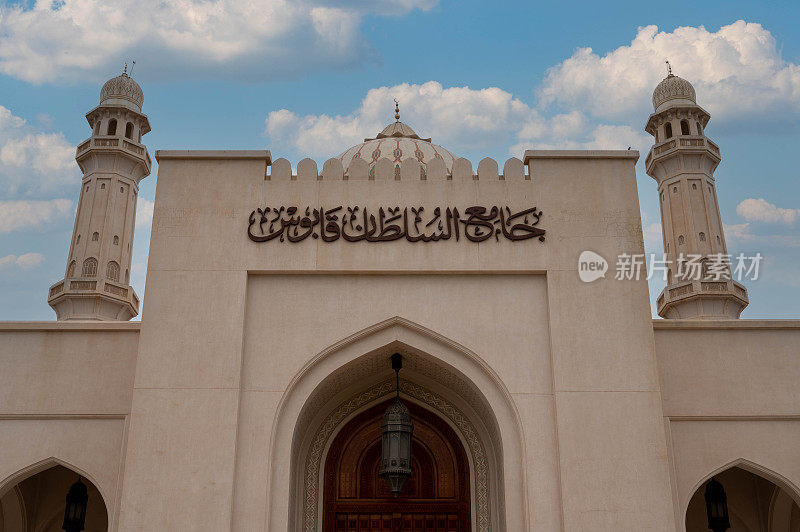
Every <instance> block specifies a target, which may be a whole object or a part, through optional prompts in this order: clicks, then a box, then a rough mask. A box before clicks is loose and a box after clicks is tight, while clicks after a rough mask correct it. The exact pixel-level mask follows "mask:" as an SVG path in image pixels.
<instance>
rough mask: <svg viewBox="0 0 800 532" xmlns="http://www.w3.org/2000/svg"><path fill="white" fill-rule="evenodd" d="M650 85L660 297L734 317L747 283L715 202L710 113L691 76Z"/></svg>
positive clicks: (705, 315)
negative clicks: (737, 274) (660, 239)
mask: <svg viewBox="0 0 800 532" xmlns="http://www.w3.org/2000/svg"><path fill="white" fill-rule="evenodd" d="M666 63H667V69H668V73H667V77H666V78H664V80H662V81H661V83H659V84H658V86H657V87H656V89H655V91H654V92H653V109H654V111H655V112H654V113H653V114H652V115H650V118H649V119H648V121H647V125H646V126H645V131H647V132H648V133H650V134H651V135H653V137H655V144H654V145H653V147H652V148H651V149H650V153H649V154H648V155H647V159H646V160H645V167H646V170H647V174H648V175H649V176H650V177H652V178H653V179H655V180H656V182H657V183H658V195H659V206H660V208H661V230H662V233H663V236H664V252H665V255H666V260H667V286H666V288H664V290H663V292H662V293H661V295H660V296H659V297H658V299H657V311H658V314H659V316H661V317H663V318H694V319H735V318H738V317H739V315H740V314H741V312H742V310H743V309H744V308H745V307H746V306H747V304H748V298H747V290H746V289H745V287H744V286H742V285H741V284H739V283H737V282H735V281H733V279H732V278H731V268H730V264H729V263H728V262H727V253H728V252H727V246H726V244H725V233H724V231H723V227H722V219H721V217H720V212H719V204H718V203H717V191H716V183H715V181H714V170H715V169H716V168H717V165H719V163H720V161H721V160H722V159H721V156H720V151H719V147H717V145H716V144H714V143H713V142H711V140H709V139H708V137H706V135H705V126H706V124H708V121H709V120H710V118H711V115H709V114H708V112H707V111H706V110H705V109H703V108H702V107H700V106H699V105H697V101H696V96H695V90H694V87H692V85H691V83H689V82H688V81H686V80H685V79H683V78H680V77H678V76H675V75H674V74H673V73H672V66H671V65H670V64H669V61H667V62H666Z"/></svg>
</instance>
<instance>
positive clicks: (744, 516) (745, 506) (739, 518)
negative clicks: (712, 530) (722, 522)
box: [685, 462, 800, 532]
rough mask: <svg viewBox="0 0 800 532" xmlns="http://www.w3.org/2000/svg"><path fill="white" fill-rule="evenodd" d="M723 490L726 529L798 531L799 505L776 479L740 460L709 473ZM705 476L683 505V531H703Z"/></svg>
mask: <svg viewBox="0 0 800 532" xmlns="http://www.w3.org/2000/svg"><path fill="white" fill-rule="evenodd" d="M713 479H714V480H715V481H717V482H718V483H719V484H720V485H721V486H722V488H723V489H724V491H725V501H726V502H725V504H726V506H727V518H728V520H729V522H730V525H729V526H730V528H729V530H730V532H762V531H763V532H798V531H800V506H798V504H797V500H796V499H797V497H798V495H797V493H794V492H793V491H792V490H791V489H790V488H788V487H786V486H781V485H779V484H780V482H779V481H777V479H771V478H768V475H767V474H764V472H763V471H759V470H758V469H757V468H756V467H748V464H747V463H745V462H743V463H739V464H737V465H735V466H732V467H729V468H728V469H725V470H723V471H721V472H719V473H716V474H714V475H713ZM710 481H711V479H710V478H709V479H706V480H705V481H703V482H702V483H701V484H700V486H699V487H698V488H697V489H696V490H695V492H694V494H693V495H692V497H691V499H690V500H689V504H688V506H687V508H686V521H685V524H686V532H707V531H708V530H709V518H708V511H707V505H706V500H705V492H706V488H707V486H708V484H709V482H710Z"/></svg>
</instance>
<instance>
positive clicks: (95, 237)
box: [92, 231, 100, 242]
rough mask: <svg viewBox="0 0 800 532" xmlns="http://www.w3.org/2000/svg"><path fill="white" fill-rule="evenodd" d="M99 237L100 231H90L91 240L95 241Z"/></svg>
mask: <svg viewBox="0 0 800 532" xmlns="http://www.w3.org/2000/svg"><path fill="white" fill-rule="evenodd" d="M99 238H100V233H98V232H97V231H95V232H94V233H92V242H97V240H98V239H99Z"/></svg>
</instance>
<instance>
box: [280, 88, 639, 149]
mask: <svg viewBox="0 0 800 532" xmlns="http://www.w3.org/2000/svg"><path fill="white" fill-rule="evenodd" d="M394 98H397V99H398V100H399V101H400V113H401V120H402V121H403V122H405V123H406V124H408V125H410V126H412V127H413V128H414V130H415V131H416V132H417V134H418V135H420V136H421V137H432V139H433V142H434V143H436V144H441V145H443V146H444V147H446V148H448V149H451V150H453V151H454V152H455V154H456V155H463V154H464V153H463V152H465V151H470V150H487V149H492V148H498V147H504V146H507V145H509V144H512V146H511V148H510V150H509V153H510V154H511V155H514V156H517V157H520V156H522V152H523V150H525V149H530V148H534V147H535V148H539V149H556V148H557V149H621V150H624V149H626V148H628V147H629V146H630V147H632V148H633V149H639V148H644V147H645V146H647V145H648V142H649V141H648V137H647V136H646V135H645V134H644V133H642V132H638V131H636V130H634V129H633V128H631V127H630V126H626V125H608V124H600V125H597V124H594V123H592V122H591V121H590V120H589V118H588V117H587V116H586V115H584V114H583V113H581V112H579V111H573V112H571V113H565V114H559V115H556V116H553V117H550V118H547V117H544V116H542V115H541V114H540V113H539V112H538V111H537V110H536V109H533V108H532V107H531V106H529V105H528V104H526V103H524V102H522V101H521V100H519V99H517V98H515V97H514V96H513V95H512V94H511V93H509V92H506V91H504V90H502V89H500V88H498V87H487V88H483V89H471V88H469V87H448V88H445V87H443V86H442V85H441V84H440V83H438V82H436V81H429V82H427V83H423V84H420V85H410V84H407V83H403V84H401V85H395V86H393V87H379V88H375V89H370V90H369V91H368V92H367V94H366V96H365V97H364V99H363V100H362V101H361V105H360V106H359V108H358V109H356V110H355V111H353V112H352V113H350V114H348V115H344V116H342V115H337V116H328V115H324V114H322V115H305V116H298V115H297V114H295V113H294V112H292V111H290V110H288V109H281V110H279V111H273V112H271V113H270V114H269V115H268V116H267V118H266V121H265V126H266V128H265V132H266V134H267V135H268V136H269V137H270V140H271V142H272V144H273V147H278V148H284V149H286V148H289V149H293V150H296V151H297V152H298V153H300V154H304V155H306V154H307V155H311V156H315V157H331V156H335V155H338V154H339V153H341V152H342V151H344V150H345V149H347V148H348V147H350V146H352V145H355V144H357V143H359V142H361V141H362V140H363V139H364V137H372V136H374V135H375V134H377V133H378V132H380V131H381V129H383V127H384V126H385V125H386V124H387V123H389V122H390V121H391V119H392V115H393V113H392V109H393V107H394V103H393V99H394Z"/></svg>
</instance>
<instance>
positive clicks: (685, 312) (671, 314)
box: [656, 279, 749, 319]
mask: <svg viewBox="0 0 800 532" xmlns="http://www.w3.org/2000/svg"><path fill="white" fill-rule="evenodd" d="M748 304H749V299H748V297H747V289H745V287H744V286H742V285H741V284H739V283H737V282H736V281H734V280H732V279H719V280H714V279H703V280H687V281H680V282H677V283H673V284H671V285H669V286H667V287H666V288H664V290H663V291H662V292H661V295H659V296H658V299H656V310H657V312H658V315H659V316H661V317H663V318H675V319H681V318H694V319H698V318H708V319H730V318H738V317H739V313H740V312H741V311H742V309H744V308H745V307H746V306H747V305H748ZM702 306H705V307H707V308H702Z"/></svg>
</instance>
